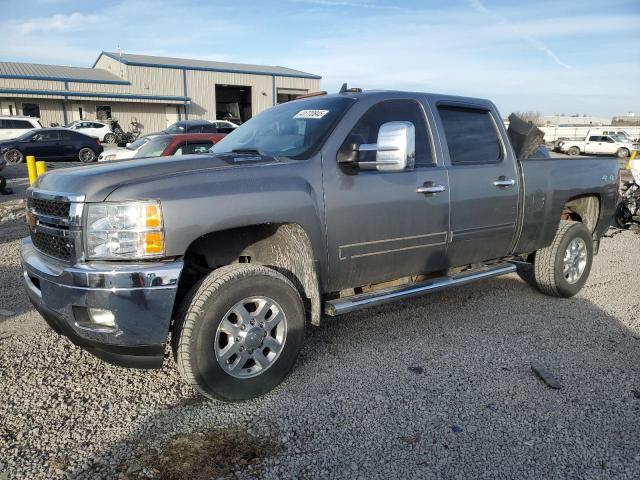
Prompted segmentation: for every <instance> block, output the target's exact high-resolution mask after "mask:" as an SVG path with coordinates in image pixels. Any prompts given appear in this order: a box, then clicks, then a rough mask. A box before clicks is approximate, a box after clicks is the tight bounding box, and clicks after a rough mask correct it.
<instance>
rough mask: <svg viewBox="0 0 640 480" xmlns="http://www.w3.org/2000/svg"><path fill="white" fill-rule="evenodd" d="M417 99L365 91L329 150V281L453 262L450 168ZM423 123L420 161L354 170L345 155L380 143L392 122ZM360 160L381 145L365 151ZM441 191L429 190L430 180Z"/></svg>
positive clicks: (342, 284)
mask: <svg viewBox="0 0 640 480" xmlns="http://www.w3.org/2000/svg"><path fill="white" fill-rule="evenodd" d="M427 119H428V117H427V116H426V113H425V110H424V108H423V106H422V105H421V104H420V103H419V102H417V101H416V100H414V99H407V98H399V99H390V100H383V101H380V100H378V101H377V102H376V101H375V98H370V99H361V100H359V101H358V102H357V104H356V105H354V106H353V107H352V108H351V109H350V110H349V111H348V113H347V116H346V117H345V119H344V120H343V122H342V123H341V125H340V127H339V130H337V132H340V134H336V135H333V136H332V138H331V141H330V142H328V144H327V145H326V147H325V149H323V153H322V162H323V187H324V196H325V218H326V229H327V249H328V256H329V265H330V267H329V268H330V270H331V275H330V276H329V277H330V278H329V288H330V289H331V290H341V289H344V288H350V287H358V286H362V285H366V284H371V283H378V282H383V281H386V280H392V279H396V278H400V277H405V276H409V275H414V274H419V273H426V272H432V271H437V270H442V269H444V268H446V267H447V261H446V250H447V243H446V242H447V235H448V229H449V196H448V185H449V184H448V179H447V172H446V169H445V168H444V166H443V165H441V164H438V163H437V162H436V155H435V154H434V146H433V141H432V136H431V134H430V129H429V128H428V125H429V122H428V120H427ZM392 121H404V122H411V123H412V124H413V126H414V128H415V149H416V154H415V167H414V168H408V169H406V170H404V171H399V172H384V171H377V170H354V169H353V168H352V167H345V166H344V165H341V164H339V163H338V162H337V158H338V155H341V154H342V152H343V151H349V149H350V148H351V146H352V145H353V144H354V143H355V144H358V145H360V144H375V143H377V136H378V131H379V129H380V126H381V125H382V124H383V123H386V122H392ZM359 159H360V161H372V160H375V152H360V157H359ZM425 186H429V187H434V188H435V189H436V190H437V191H436V193H424V192H423V187H425Z"/></svg>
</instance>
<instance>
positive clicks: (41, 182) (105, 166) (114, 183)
mask: <svg viewBox="0 0 640 480" xmlns="http://www.w3.org/2000/svg"><path fill="white" fill-rule="evenodd" d="M278 161H279V159H276V158H273V157H267V156H260V155H237V154H233V155H232V154H229V155H226V154H225V155H220V156H215V155H184V156H171V157H154V158H144V159H130V160H122V161H113V162H106V163H100V164H95V165H85V166H82V167H77V168H65V169H60V170H52V171H49V172H47V173H46V174H45V175H42V176H41V177H39V178H38V180H37V181H36V183H35V184H34V187H35V188H38V189H40V190H47V191H53V192H61V193H75V194H84V195H85V201H87V202H102V201H104V200H105V199H106V198H107V197H108V196H109V194H110V193H111V192H113V191H114V190H115V189H117V188H118V187H120V186H123V185H128V184H135V183H137V182H143V181H146V180H150V179H154V178H162V177H166V176H170V175H176V174H184V173H194V174H196V173H204V172H210V171H215V170H222V169H230V168H244V167H247V166H249V165H259V164H269V163H276V162H278Z"/></svg>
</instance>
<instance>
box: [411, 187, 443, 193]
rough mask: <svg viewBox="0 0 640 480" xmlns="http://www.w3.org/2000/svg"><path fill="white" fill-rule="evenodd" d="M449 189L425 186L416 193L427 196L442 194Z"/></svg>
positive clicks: (417, 189)
mask: <svg viewBox="0 0 640 480" xmlns="http://www.w3.org/2000/svg"><path fill="white" fill-rule="evenodd" d="M446 189H447V187H445V186H444V185H423V186H422V187H418V188H416V192H418V193H425V194H434V193H441V192H444V191H445V190H446Z"/></svg>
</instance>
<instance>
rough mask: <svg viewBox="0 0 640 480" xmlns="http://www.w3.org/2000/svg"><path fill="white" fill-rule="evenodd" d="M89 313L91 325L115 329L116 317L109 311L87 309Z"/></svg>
mask: <svg viewBox="0 0 640 480" xmlns="http://www.w3.org/2000/svg"><path fill="white" fill-rule="evenodd" d="M87 312H88V313H89V319H90V320H91V323H95V324H96V325H102V326H104V327H115V326H116V317H115V315H114V314H113V312H112V311H111V310H104V309H102V308H87Z"/></svg>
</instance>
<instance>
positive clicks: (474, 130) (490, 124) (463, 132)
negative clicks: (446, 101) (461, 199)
mask: <svg viewBox="0 0 640 480" xmlns="http://www.w3.org/2000/svg"><path fill="white" fill-rule="evenodd" d="M438 113H439V114H440V119H441V120H442V126H443V127H444V135H445V138H446V139H447V146H448V148H449V157H450V158H451V164H452V165H472V164H476V165H477V164H482V163H498V162H500V161H501V160H502V144H501V142H500V138H499V137H498V131H497V129H496V125H495V122H494V121H493V118H492V117H491V113H490V112H489V111H488V110H483V109H478V108H467V107H454V106H449V105H443V106H439V107H438Z"/></svg>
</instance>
